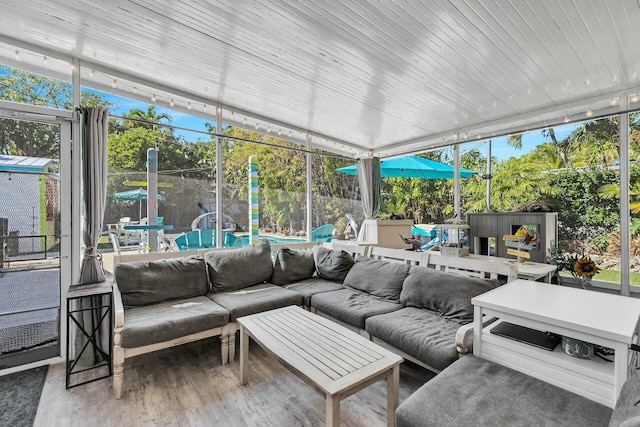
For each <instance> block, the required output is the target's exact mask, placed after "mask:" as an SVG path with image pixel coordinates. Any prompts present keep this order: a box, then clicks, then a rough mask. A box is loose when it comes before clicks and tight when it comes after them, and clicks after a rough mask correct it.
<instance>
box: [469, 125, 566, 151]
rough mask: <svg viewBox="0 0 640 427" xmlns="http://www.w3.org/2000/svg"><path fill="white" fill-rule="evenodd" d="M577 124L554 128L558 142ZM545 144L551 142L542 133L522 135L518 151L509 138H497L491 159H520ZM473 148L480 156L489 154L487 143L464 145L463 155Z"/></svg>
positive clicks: (538, 131) (493, 143)
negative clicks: (508, 142) (511, 144)
mask: <svg viewBox="0 0 640 427" xmlns="http://www.w3.org/2000/svg"><path fill="white" fill-rule="evenodd" d="M575 127H576V125H575V124H568V125H563V126H556V127H554V128H553V129H554V131H555V134H556V138H557V139H558V141H561V140H563V139H565V138H566V137H567V136H569V134H570V133H571V132H573V130H574V129H575ZM545 142H551V141H550V140H549V138H544V137H543V136H542V131H541V130H537V131H532V132H527V133H526V134H524V135H522V148H521V149H519V150H517V149H515V148H513V147H510V146H509V145H508V144H507V137H504V138H495V139H492V140H491V157H492V158H496V159H500V160H506V159H508V158H510V157H520V156H522V155H523V154H526V153H529V152H531V151H533V150H534V149H535V148H536V147H537V146H538V145H540V144H544V143H545ZM472 147H476V148H477V150H478V151H479V152H480V154H482V155H485V156H486V154H487V141H484V142H482V143H472V144H464V145H462V147H461V148H460V152H461V153H463V152H465V151H466V150H469V149H471V148H472Z"/></svg>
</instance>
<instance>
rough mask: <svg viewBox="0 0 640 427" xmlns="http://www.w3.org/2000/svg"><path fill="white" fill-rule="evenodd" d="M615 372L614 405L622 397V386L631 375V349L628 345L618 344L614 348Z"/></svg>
mask: <svg viewBox="0 0 640 427" xmlns="http://www.w3.org/2000/svg"><path fill="white" fill-rule="evenodd" d="M614 350H615V353H614V367H613V368H614V371H615V374H614V375H615V378H614V381H615V387H616V395H615V398H614V400H613V403H614V404H615V402H616V401H617V400H618V396H620V390H621V389H622V385H623V384H624V383H625V381H627V374H628V373H629V364H630V363H631V360H629V348H628V347H627V345H626V344H624V343H621V342H617V343H616V346H615V348H614Z"/></svg>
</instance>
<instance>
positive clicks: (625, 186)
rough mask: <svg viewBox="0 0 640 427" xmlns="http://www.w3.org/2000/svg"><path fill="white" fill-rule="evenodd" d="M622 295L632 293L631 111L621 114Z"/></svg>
mask: <svg viewBox="0 0 640 427" xmlns="http://www.w3.org/2000/svg"><path fill="white" fill-rule="evenodd" d="M627 105H628V100H627V96H621V97H620V109H621V111H626V110H627ZM619 133H620V295H624V296H629V295H631V288H630V274H629V272H630V260H629V258H630V253H631V245H630V242H629V241H630V239H631V214H630V210H629V113H622V114H620V131H619Z"/></svg>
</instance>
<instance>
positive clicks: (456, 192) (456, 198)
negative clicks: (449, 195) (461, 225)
mask: <svg viewBox="0 0 640 427" xmlns="http://www.w3.org/2000/svg"><path fill="white" fill-rule="evenodd" d="M453 179H454V181H453V211H454V218H456V219H462V215H460V146H459V145H458V144H456V145H454V146H453Z"/></svg>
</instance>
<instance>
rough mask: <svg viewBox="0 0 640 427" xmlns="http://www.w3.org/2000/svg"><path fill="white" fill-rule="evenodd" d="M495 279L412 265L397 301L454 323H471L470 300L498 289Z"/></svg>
mask: <svg viewBox="0 0 640 427" xmlns="http://www.w3.org/2000/svg"><path fill="white" fill-rule="evenodd" d="M499 285H500V283H499V282H498V280H496V279H481V278H478V277H469V276H465V275H462V274H454V273H445V272H444V271H438V270H434V269H432V268H427V267H419V266H412V267H411V270H410V272H409V275H408V276H407V278H406V279H405V280H404V283H403V284H402V292H401V293H400V302H401V303H402V304H403V305H404V306H407V307H417V308H426V309H427V310H431V311H433V312H435V313H437V314H438V315H440V316H443V317H445V318H447V319H449V320H453V321H454V322H457V323H461V324H465V323H469V322H472V321H473V305H472V304H471V298H473V297H475V296H478V295H480V294H483V293H485V292H487V291H490V290H492V289H494V288H497V287H498V286H499Z"/></svg>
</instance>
